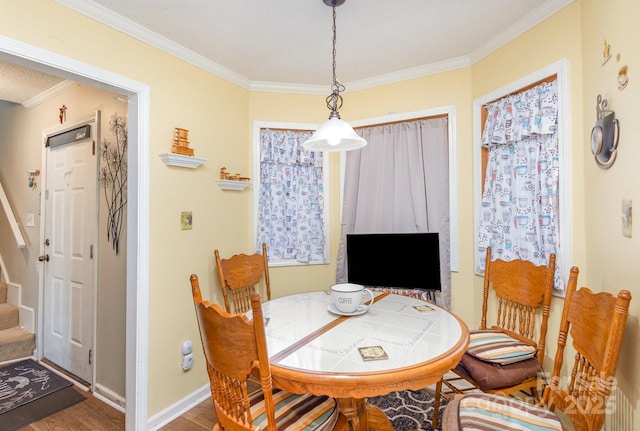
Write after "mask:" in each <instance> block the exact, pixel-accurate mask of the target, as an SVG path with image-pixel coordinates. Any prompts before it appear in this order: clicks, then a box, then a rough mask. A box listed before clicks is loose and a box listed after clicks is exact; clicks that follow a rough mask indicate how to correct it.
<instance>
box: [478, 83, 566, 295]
mask: <svg viewBox="0 0 640 431" xmlns="http://www.w3.org/2000/svg"><path fill="white" fill-rule="evenodd" d="M487 110H488V116H487V120H486V123H485V127H484V130H483V134H482V145H483V146H484V147H487V148H488V150H489V158H488V162H487V170H486V173H485V180H484V190H483V194H482V207H481V212H480V224H479V228H478V247H477V249H476V262H477V268H476V271H477V272H480V273H481V272H483V271H484V263H485V254H486V247H488V246H491V247H492V251H493V256H492V259H495V258H500V259H503V260H507V261H508V260H513V259H523V260H529V261H531V262H533V263H534V264H536V265H546V263H547V261H548V258H549V255H550V254H551V253H556V254H557V253H558V246H559V244H558V243H559V241H558V228H559V224H558V179H559V176H558V169H559V163H558V160H559V159H558V135H557V125H558V92H557V81H555V80H554V81H553V82H545V83H542V84H540V85H539V86H536V87H534V88H532V89H529V90H526V91H523V92H521V93H518V94H514V95H510V96H507V97H505V98H503V99H500V100H498V101H495V102H492V103H490V104H489V105H487ZM555 287H556V288H557V289H562V283H561V278H560V271H559V267H556V279H555Z"/></svg>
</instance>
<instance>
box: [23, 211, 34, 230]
mask: <svg viewBox="0 0 640 431" xmlns="http://www.w3.org/2000/svg"><path fill="white" fill-rule="evenodd" d="M25 224H26V225H27V227H35V225H36V216H35V215H34V214H33V213H27V217H26V220H25Z"/></svg>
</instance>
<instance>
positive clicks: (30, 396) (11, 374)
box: [0, 359, 85, 431]
mask: <svg viewBox="0 0 640 431" xmlns="http://www.w3.org/2000/svg"><path fill="white" fill-rule="evenodd" d="M84 399H85V397H84V396H83V395H82V394H81V393H79V392H77V391H76V390H75V389H74V388H73V384H72V383H71V382H70V381H69V380H67V379H65V378H63V377H61V376H59V375H58V374H56V373H55V372H53V371H51V370H49V369H48V368H46V367H43V366H42V365H40V364H38V363H37V362H35V361H33V360H31V359H27V360H24V361H20V362H15V363H13V364H9V365H6V366H4V367H2V368H0V429H1V430H3V431H14V430H17V429H20V428H22V427H24V426H26V425H28V424H30V423H32V422H35V421H38V420H40V419H42V418H44V417H47V416H49V415H51V414H53V413H56V412H58V411H60V410H62V409H65V408H67V407H70V406H72V405H74V404H77V403H79V402H80V401H82V400H84Z"/></svg>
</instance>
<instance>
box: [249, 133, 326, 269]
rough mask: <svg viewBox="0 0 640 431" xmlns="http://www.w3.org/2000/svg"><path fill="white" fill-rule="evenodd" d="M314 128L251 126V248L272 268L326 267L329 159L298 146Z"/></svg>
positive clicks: (308, 136) (300, 145)
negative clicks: (263, 247)
mask: <svg viewBox="0 0 640 431" xmlns="http://www.w3.org/2000/svg"><path fill="white" fill-rule="evenodd" d="M313 130H315V126H313V125H305V124H289V123H287V124H283V123H263V122H255V123H254V178H255V179H256V185H255V187H254V214H255V235H254V237H255V241H254V243H255V247H256V250H259V249H260V244H261V243H263V242H264V243H266V244H267V250H268V252H267V254H268V255H269V264H270V265H273V266H285V265H301V264H323V263H328V261H329V240H328V235H329V227H328V215H327V214H328V209H329V208H328V202H329V199H328V187H326V186H325V185H326V181H328V178H329V175H328V157H327V156H326V154H324V153H321V152H310V151H307V150H305V149H304V148H303V147H302V144H303V143H304V142H305V141H306V140H307V139H308V138H310V137H311V135H312V133H313Z"/></svg>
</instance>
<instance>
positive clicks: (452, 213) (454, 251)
mask: <svg viewBox="0 0 640 431" xmlns="http://www.w3.org/2000/svg"><path fill="white" fill-rule="evenodd" d="M440 115H447V117H448V123H447V124H448V125H447V127H448V140H449V222H450V227H449V229H450V232H449V241H450V244H449V247H450V248H449V250H450V257H449V258H450V259H451V272H458V163H457V155H458V151H457V142H456V107H455V106H454V105H448V106H442V107H438V108H432V109H424V110H421V111H412V112H405V113H402V114H389V115H385V116H382V117H375V118H368V119H365V120H359V121H350V122H349V123H350V124H351V126H352V127H367V126H374V125H376V124H383V123H391V122H396V121H412V120H417V119H420V118H425V117H435V116H440ZM345 163H346V157H343V154H340V208H342V199H343V192H344V170H345ZM340 217H342V211H341V212H340Z"/></svg>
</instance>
